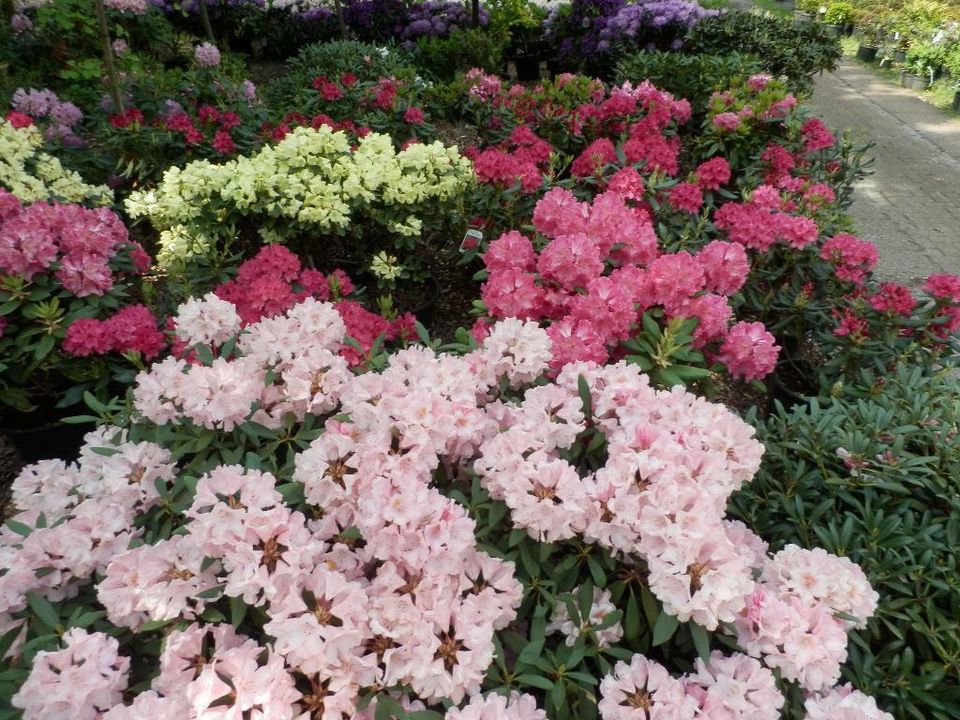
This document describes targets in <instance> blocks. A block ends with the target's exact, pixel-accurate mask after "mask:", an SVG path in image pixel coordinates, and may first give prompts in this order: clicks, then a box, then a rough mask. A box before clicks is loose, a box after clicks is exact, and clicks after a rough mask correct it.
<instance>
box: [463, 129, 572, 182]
mask: <svg viewBox="0 0 960 720" xmlns="http://www.w3.org/2000/svg"><path fill="white" fill-rule="evenodd" d="M552 153H553V148H551V147H550V143H548V142H547V141H546V140H544V139H543V138H540V137H538V136H537V134H536V133H535V132H534V131H533V130H531V129H530V128H529V127H527V126H526V125H518V126H517V127H515V128H514V129H513V131H512V132H511V133H510V137H509V138H508V139H507V140H506V141H504V142H502V143H500V144H499V145H496V146H493V147H488V148H485V149H483V150H479V149H477V148H471V149H469V150H467V151H466V153H465V154H466V156H467V157H469V158H470V159H471V160H472V161H473V166H474V171H475V172H476V173H477V178H478V179H479V180H480V182H482V183H487V184H490V185H496V186H498V187H501V188H510V187H513V186H514V185H516V184H518V183H519V184H520V187H521V188H522V189H523V191H524V192H525V193H532V192H534V191H536V190H537V189H539V188H540V187H541V186H542V185H543V181H544V175H545V173H546V172H547V171H548V170H549V167H550V157H551V155H552Z"/></svg>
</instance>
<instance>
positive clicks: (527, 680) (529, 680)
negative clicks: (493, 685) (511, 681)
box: [516, 673, 553, 690]
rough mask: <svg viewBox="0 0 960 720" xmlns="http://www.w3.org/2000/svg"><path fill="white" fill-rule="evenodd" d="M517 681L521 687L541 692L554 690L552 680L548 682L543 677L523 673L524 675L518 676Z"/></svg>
mask: <svg viewBox="0 0 960 720" xmlns="http://www.w3.org/2000/svg"><path fill="white" fill-rule="evenodd" d="M516 680H517V682H518V683H520V684H521V685H526V686H528V687H535V688H540V689H541V690H550V689H551V688H553V681H552V680H548V679H547V678H545V677H543V676H542V675H534V674H533V673H523V674H522V675H517V678H516Z"/></svg>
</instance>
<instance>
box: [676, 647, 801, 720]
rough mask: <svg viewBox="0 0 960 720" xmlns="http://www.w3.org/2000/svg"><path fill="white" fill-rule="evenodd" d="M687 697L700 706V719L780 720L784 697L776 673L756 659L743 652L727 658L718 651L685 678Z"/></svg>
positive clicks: (700, 661)
mask: <svg viewBox="0 0 960 720" xmlns="http://www.w3.org/2000/svg"><path fill="white" fill-rule="evenodd" d="M683 682H684V687H685V689H686V692H687V695H690V696H693V697H694V698H696V699H697V702H698V703H699V713H698V714H697V717H704V718H718V719H720V718H722V719H723V720H777V718H779V717H780V708H782V707H783V703H784V698H783V695H781V694H780V691H779V690H777V684H776V680H775V679H774V676H773V673H772V672H770V671H769V670H768V669H767V668H765V667H763V666H762V665H761V664H760V663H759V662H758V661H757V660H755V659H753V658H751V657H749V656H747V655H742V654H740V653H734V654H733V655H730V656H725V655H724V654H723V653H721V652H720V651H718V650H714V651H713V652H712V653H710V659H709V660H708V661H707V662H704V661H703V660H702V659H701V658H697V662H696V672H695V673H691V674H689V675H686V676H685V677H684V678H683Z"/></svg>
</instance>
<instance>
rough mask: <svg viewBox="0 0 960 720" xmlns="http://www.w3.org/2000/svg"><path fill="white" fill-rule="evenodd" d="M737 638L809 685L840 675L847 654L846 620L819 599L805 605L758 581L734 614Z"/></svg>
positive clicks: (749, 650) (825, 684)
mask: <svg viewBox="0 0 960 720" xmlns="http://www.w3.org/2000/svg"><path fill="white" fill-rule="evenodd" d="M736 631H737V643H738V644H739V645H740V647H742V648H743V649H744V650H746V651H747V653H749V654H750V655H751V656H753V657H762V659H763V662H764V664H766V665H767V666H768V667H771V668H778V669H779V670H780V674H781V676H782V677H783V678H784V679H786V680H793V681H795V682H797V683H799V684H800V685H801V686H802V687H803V688H805V689H806V690H810V691H821V690H824V689H826V688H828V687H830V686H831V685H833V684H834V683H836V682H837V680H839V679H840V664H841V663H843V662H844V661H845V660H846V659H847V636H846V630H845V628H844V625H843V623H842V622H841V621H839V620H837V619H835V618H834V617H833V616H832V615H831V614H830V612H829V610H828V609H827V608H825V607H823V606H822V605H805V604H804V603H803V601H801V600H800V599H799V598H797V597H795V596H790V595H781V594H780V593H779V592H778V591H777V589H776V588H775V587H773V586H771V585H769V584H765V583H759V584H757V585H756V587H755V588H754V590H753V592H752V593H751V594H750V596H749V597H747V599H746V606H745V607H744V608H743V610H742V611H741V612H740V614H739V615H738V616H737V619H736Z"/></svg>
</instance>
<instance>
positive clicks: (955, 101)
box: [950, 90, 960, 112]
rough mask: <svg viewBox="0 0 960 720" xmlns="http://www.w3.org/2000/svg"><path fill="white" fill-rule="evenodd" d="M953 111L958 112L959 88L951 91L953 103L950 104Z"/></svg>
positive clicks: (959, 101) (959, 108) (959, 110)
mask: <svg viewBox="0 0 960 720" xmlns="http://www.w3.org/2000/svg"><path fill="white" fill-rule="evenodd" d="M950 107H951V108H953V111H954V112H960V90H957V91H955V92H954V93H953V103H951V105H950Z"/></svg>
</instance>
